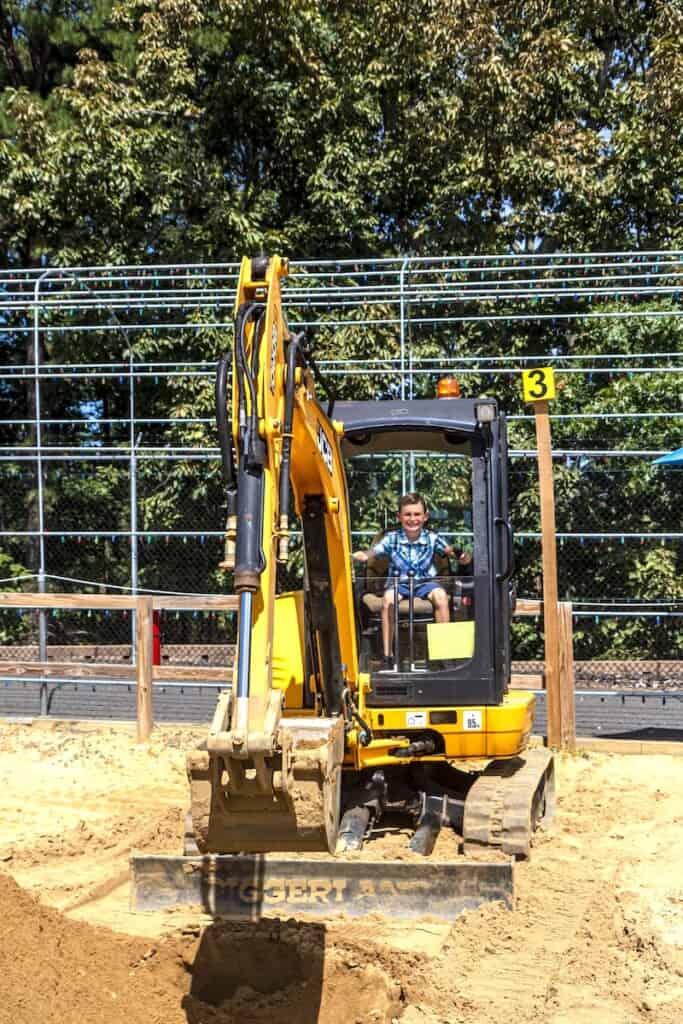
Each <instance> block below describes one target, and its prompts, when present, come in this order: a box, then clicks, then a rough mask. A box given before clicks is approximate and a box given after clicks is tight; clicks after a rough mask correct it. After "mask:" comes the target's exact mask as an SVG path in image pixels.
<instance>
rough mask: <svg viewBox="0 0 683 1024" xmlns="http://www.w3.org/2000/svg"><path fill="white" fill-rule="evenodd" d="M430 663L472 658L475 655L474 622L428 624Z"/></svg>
mask: <svg viewBox="0 0 683 1024" xmlns="http://www.w3.org/2000/svg"><path fill="white" fill-rule="evenodd" d="M427 653H428V655H429V660H430V661H448V660H451V659H457V658H471V657H472V656H473V655H474V622H429V623H427Z"/></svg>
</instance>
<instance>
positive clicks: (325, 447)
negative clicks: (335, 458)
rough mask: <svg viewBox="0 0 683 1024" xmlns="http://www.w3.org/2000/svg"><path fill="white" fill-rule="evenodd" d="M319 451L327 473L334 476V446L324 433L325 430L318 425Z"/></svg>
mask: <svg viewBox="0 0 683 1024" xmlns="http://www.w3.org/2000/svg"><path fill="white" fill-rule="evenodd" d="M318 451H319V452H320V456H321V458H322V460H323V462H324V463H325V465H326V466H327V471H328V473H329V474H330V476H332V446H331V445H330V442H329V441H328V440H327V436H326V435H325V432H324V431H323V428H322V427H321V426H320V424H318Z"/></svg>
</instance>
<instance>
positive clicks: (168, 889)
mask: <svg viewBox="0 0 683 1024" xmlns="http://www.w3.org/2000/svg"><path fill="white" fill-rule="evenodd" d="M131 869H132V871H131V878H132V885H131V909H132V910H169V909H171V908H174V907H179V906H192V907H195V908H197V909H200V910H203V911H204V912H206V913H209V914H216V915H220V916H221V917H226V918H233V919H245V918H246V919H248V920H251V921H256V920H258V919H259V918H261V917H262V916H265V915H271V916H272V915H277V916H278V917H282V916H285V917H291V916H294V915H298V914H306V915H307V916H309V917H315V918H322V919H325V920H329V919H333V918H335V917H341V916H343V917H362V916H364V915H367V914H377V913H381V914H382V916H383V917H393V918H404V919H405V918H408V919H409V918H424V917H429V918H432V917H435V918H439V919H441V920H445V921H451V920H453V919H454V918H456V917H457V916H458V915H459V914H461V913H462V912H463V911H464V910H471V909H474V908H475V907H478V906H480V905H481V904H482V903H485V902H487V901H489V900H501V901H503V902H504V903H505V904H506V905H507V906H508V907H509V908H511V907H512V893H513V888H512V882H513V864H512V860H511V859H509V860H500V861H498V862H496V863H485V862H477V861H467V860H464V859H463V860H460V861H424V862H422V861H420V862H419V863H416V862H415V861H412V862H409V861H374V862H373V861H370V862H363V861H360V860H335V859H334V858H332V857H323V858H319V859H315V860H314V859H311V858H306V857H297V858H292V859H286V858H281V857H280V858H278V857H276V856H268V857H265V856H260V855H254V856H246V855H242V856H232V857H231V856H212V855H209V856H205V857H155V856H149V855H140V856H133V857H132V858H131Z"/></svg>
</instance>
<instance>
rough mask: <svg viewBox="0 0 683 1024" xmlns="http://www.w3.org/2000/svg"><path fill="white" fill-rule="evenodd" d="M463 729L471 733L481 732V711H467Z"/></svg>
mask: <svg viewBox="0 0 683 1024" xmlns="http://www.w3.org/2000/svg"><path fill="white" fill-rule="evenodd" d="M462 727H463V729H466V730H469V731H470V732H476V731H477V730H481V711H466V712H465V714H464V715H463V719H462Z"/></svg>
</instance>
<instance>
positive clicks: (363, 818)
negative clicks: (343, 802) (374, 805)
mask: <svg viewBox="0 0 683 1024" xmlns="http://www.w3.org/2000/svg"><path fill="white" fill-rule="evenodd" d="M369 824H370V808H369V807H349V809H348V810H347V811H345V812H344V815H343V817H342V820H341V823H340V825H339V838H338V840H337V853H345V852H346V851H347V850H362V848H363V843H364V841H365V836H366V833H367V830H368V825H369Z"/></svg>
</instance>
